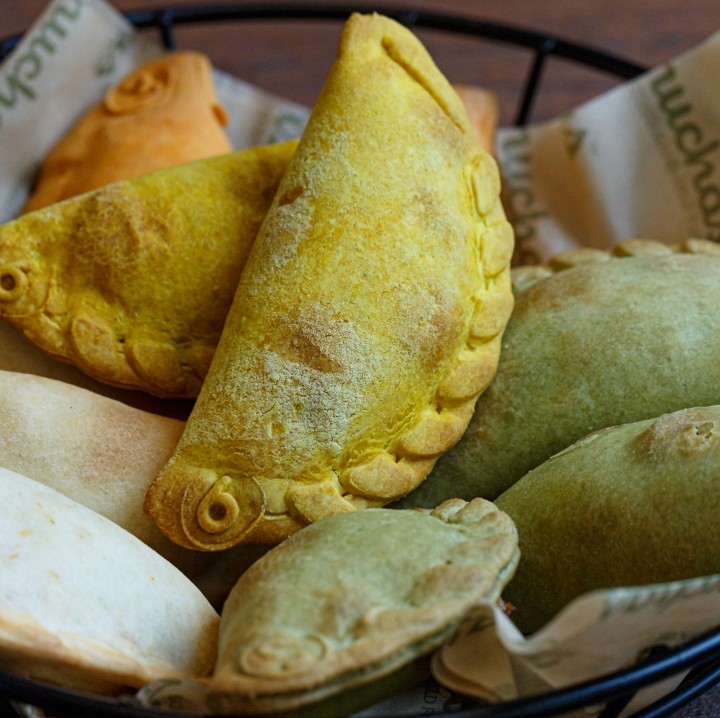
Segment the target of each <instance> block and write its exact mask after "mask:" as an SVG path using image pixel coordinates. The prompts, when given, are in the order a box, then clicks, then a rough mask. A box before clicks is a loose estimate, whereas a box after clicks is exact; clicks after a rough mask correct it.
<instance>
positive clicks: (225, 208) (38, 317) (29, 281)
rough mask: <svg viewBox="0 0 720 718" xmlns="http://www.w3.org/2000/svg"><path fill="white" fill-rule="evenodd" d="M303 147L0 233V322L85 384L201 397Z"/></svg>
mask: <svg viewBox="0 0 720 718" xmlns="http://www.w3.org/2000/svg"><path fill="white" fill-rule="evenodd" d="M294 148H295V143H294V142H290V143H283V144H278V145H270V146H267V147H257V148H253V149H249V150H243V151H241V152H236V153H231V154H227V155H223V156H221V157H214V158H210V159H206V160H198V161H197V162H192V163H189V164H184V165H178V166H175V167H170V168H167V169H163V170H158V171H157V172H152V173H150V174H146V175H142V176H141V177H135V178H133V179H128V180H123V181H120V182H116V183H113V184H110V185H107V186H106V187H102V188H100V189H97V190H94V191H93V192H89V193H86V194H83V195H80V196H78V197H73V198H71V199H68V200H65V201H64V202H59V203H57V204H54V205H51V206H49V207H45V208H44V209H41V210H38V211H36V212H31V213H29V214H26V215H23V216H22V217H20V218H18V219H16V220H14V221H12V222H9V223H7V224H5V225H3V226H2V227H0V316H1V317H5V318H6V319H8V320H9V321H10V322H11V323H13V324H14V325H15V326H16V327H18V328H19V329H20V330H21V331H22V332H23V333H24V334H25V335H26V336H27V337H28V338H29V339H30V340H31V341H32V342H33V343H35V344H36V345H37V346H38V347H39V348H40V349H42V350H43V351H45V352H46V353H48V354H50V355H51V356H53V357H56V358H57V359H61V360H64V361H67V362H70V363H72V364H74V365H75V366H77V367H79V368H80V369H82V370H83V371H84V372H85V373H86V374H89V375H90V376H92V377H94V378H95V379H98V380H100V381H103V382H106V383H108V384H114V385H117V386H125V387H133V388H141V389H144V390H146V391H147V392H149V393H151V394H156V395H158V396H195V395H196V394H197V392H198V390H199V387H200V384H201V383H202V380H203V378H204V376H205V373H206V371H207V368H208V366H209V364H210V359H211V357H212V354H213V352H214V350H215V346H216V344H217V341H218V337H219V336H220V332H221V330H222V326H223V322H224V321H225V315H226V314H227V311H228V308H229V307H230V304H231V302H232V297H233V292H234V291H235V287H236V285H237V281H238V277H239V275H240V271H241V269H242V267H243V265H244V263H245V260H246V259H247V255H248V252H249V250H250V246H251V245H252V242H253V241H254V239H255V235H256V233H257V230H258V228H259V226H260V223H261V221H262V219H263V217H264V215H265V213H266V211H267V209H268V207H269V206H270V202H271V201H272V198H273V196H274V194H275V190H276V189H277V186H278V183H279V181H280V178H281V176H282V174H283V173H284V171H285V169H286V167H287V163H288V160H289V158H290V156H291V155H292V152H293V150H294Z"/></svg>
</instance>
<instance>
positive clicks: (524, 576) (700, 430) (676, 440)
mask: <svg viewBox="0 0 720 718" xmlns="http://www.w3.org/2000/svg"><path fill="white" fill-rule="evenodd" d="M719 480H720V406H710V407H704V408H693V409H683V410H680V411H677V412H674V413H671V414H665V415H664V416H661V417H660V418H658V419H649V420H646V421H640V422H636V423H632V424H623V425H620V426H615V427H611V428H607V429H602V430H600V431H598V432H596V433H594V434H591V435H589V436H587V437H585V438H584V439H581V440H580V441H578V442H577V443H575V444H574V445H573V446H571V447H570V448H568V449H566V450H565V451H563V452H561V453H559V454H556V455H555V456H554V457H552V458H551V459H549V460H548V461H546V462H545V463H543V464H542V465H540V466H538V467H537V468H536V469H534V470H533V471H531V472H530V473H528V474H527V475H526V476H524V477H523V478H522V479H520V481H518V482H517V483H516V484H515V485H514V486H512V487H511V488H510V489H508V490H507V491H506V492H505V493H503V494H502V495H501V496H500V497H499V498H498V499H497V506H498V507H499V508H501V509H502V510H503V511H505V512H506V513H507V514H508V515H509V516H510V517H511V518H512V519H513V520H514V521H515V524H516V526H517V529H518V533H519V536H520V549H521V551H522V560H521V561H520V564H519V566H518V570H517V572H516V574H515V577H514V578H513V580H512V582H511V583H510V584H509V585H508V586H507V588H506V589H505V591H504V592H503V598H504V599H506V600H507V601H509V602H510V603H511V604H512V605H513V606H514V609H515V610H514V611H513V614H512V615H513V620H514V621H515V623H516V624H517V625H518V626H519V627H520V628H521V629H522V630H523V631H526V632H530V631H534V630H536V629H538V628H540V627H541V626H543V625H544V624H545V622H546V621H548V620H549V619H550V618H551V617H552V616H553V615H554V614H555V613H557V611H559V610H560V609H561V608H563V606H565V605H566V604H567V603H568V602H569V601H570V600H572V599H573V598H575V597H576V596H578V595H580V594H582V593H585V592H587V591H590V590H593V589H598V588H609V587H613V586H634V585H640V584H649V583H664V582H666V581H675V580H679V579H684V578H692V577H695V576H705V575H709V574H713V573H718V572H720V554H719V553H718V551H717V546H718V544H719V543H720V492H719V491H718V481H719Z"/></svg>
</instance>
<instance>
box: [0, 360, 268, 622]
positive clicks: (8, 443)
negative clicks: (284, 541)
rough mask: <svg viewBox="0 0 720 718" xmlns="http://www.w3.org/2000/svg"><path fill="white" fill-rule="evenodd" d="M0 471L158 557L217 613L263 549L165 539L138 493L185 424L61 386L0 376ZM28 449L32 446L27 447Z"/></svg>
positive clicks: (41, 379) (3, 373)
mask: <svg viewBox="0 0 720 718" xmlns="http://www.w3.org/2000/svg"><path fill="white" fill-rule="evenodd" d="M0 415H2V416H3V422H2V424H1V425H0V466H2V467H4V468H6V469H10V470H11V471H15V472H16V473H18V474H22V475H23V476H27V477H28V478H30V479H34V480H35V481H38V482H40V483H42V484H45V485H46V486H49V487H50V488H52V489H55V490H56V491H59V492H60V493H62V494H64V495H65V496H67V497H68V498H70V499H72V500H73V501H77V502H78V503H79V504H82V505H83V506H86V507H87V508H90V509H92V510H93V511H95V512H97V513H99V514H101V515H102V516H105V517H106V518H108V519H110V520H111V521H113V522H114V523H116V524H118V526H121V527H122V528H123V529H125V530H126V531H129V532H130V533H131V534H133V535H134V536H136V537H137V538H139V539H140V540H141V541H142V542H143V543H145V544H147V545H148V546H150V547H151V548H152V549H153V550H155V551H157V553H159V554H160V555H161V556H163V557H164V558H166V559H167V560H168V561H170V563H172V564H173V565H174V566H175V567H177V568H178V569H180V570H181V571H182V572H183V573H184V574H185V575H186V576H188V577H189V578H190V579H191V580H192V581H193V583H194V584H195V585H196V586H198V588H200V590H201V591H202V593H203V595H204V596H205V597H206V598H207V599H208V600H209V601H210V603H211V604H212V605H213V606H214V607H216V608H218V609H219V608H220V607H221V606H222V603H223V601H224V600H225V599H226V598H227V594H228V593H229V592H230V589H231V588H232V587H233V585H234V584H235V582H236V581H237V579H238V576H240V574H241V573H242V572H243V571H244V570H245V569H246V568H247V567H248V566H249V565H250V564H252V563H253V562H254V561H255V560H256V559H257V558H258V557H259V556H260V555H262V551H260V550H259V548H260V547H255V546H238V547H237V548H236V549H233V550H232V551H223V552H222V553H218V554H209V553H207V552H201V551H190V550H188V549H186V548H183V547H181V546H178V545H177V544H176V543H173V542H172V541H170V540H169V539H168V538H167V537H165V536H164V535H163V534H162V533H161V532H160V531H159V530H158V528H157V526H156V525H155V522H154V521H152V520H151V519H150V518H148V517H147V516H145V514H144V513H143V510H142V505H143V500H144V498H145V492H146V491H147V487H148V486H149V485H150V483H151V481H152V480H153V479H154V478H155V475H156V474H157V472H158V471H159V470H160V468H161V467H162V465H163V464H164V463H165V461H167V459H168V457H169V456H170V454H171V453H172V450H173V449H174V448H175V445H176V444H177V441H178V439H179V438H180V434H181V433H182V430H183V428H184V426H185V422H183V421H178V420H175V419H168V418H165V417H163V416H157V415H154V414H151V413H148V412H146V411H140V410H138V409H135V408H131V407H129V406H126V405H125V404H122V403H120V402H118V401H114V400H112V399H109V398H107V397H105V396H102V395H99V394H96V393H94V392H92V391H87V390H85V389H82V388H79V387H76V386H73V385H70V384H66V383H64V382H61V381H56V380H53V379H48V378H44V377H39V376H33V375H29V374H19V373H16V372H8V371H2V370H0ZM28 447H31V448H30V449H28Z"/></svg>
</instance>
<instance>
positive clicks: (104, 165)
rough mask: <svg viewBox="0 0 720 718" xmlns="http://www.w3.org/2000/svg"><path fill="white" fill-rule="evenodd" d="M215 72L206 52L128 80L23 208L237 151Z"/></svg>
mask: <svg viewBox="0 0 720 718" xmlns="http://www.w3.org/2000/svg"><path fill="white" fill-rule="evenodd" d="M211 69H212V68H211V65H210V61H209V60H208V58H207V57H205V55H203V54H201V53H199V52H192V51H187V50H184V51H180V52H175V53H171V54H168V55H165V56H164V57H161V58H159V59H157V60H153V61H151V62H148V63H146V64H145V65H143V66H142V67H140V68H138V69H137V70H135V71H134V72H132V73H131V74H130V75H128V76H127V77H126V78H125V79H124V80H123V81H122V82H120V83H119V84H118V85H117V86H116V87H114V88H112V89H111V90H110V91H109V92H108V93H107V94H106V95H105V97H104V98H103V100H102V102H100V103H99V104H98V105H97V106H95V107H94V108H92V109H91V110H90V111H89V112H88V113H87V114H86V115H84V116H83V117H82V118H81V119H80V120H79V121H78V123H77V124H76V125H75V126H74V127H73V128H72V129H71V130H70V131H69V132H68V133H67V134H66V135H65V136H64V137H63V138H62V139H61V140H60V142H58V144H57V145H56V146H55V147H54V148H53V150H52V151H51V152H50V154H49V155H48V156H47V158H46V159H45V162H44V163H43V165H42V168H41V170H40V175H39V177H38V180H37V183H36V186H35V189H34V191H33V194H32V195H31V196H30V199H29V200H28V201H27V204H26V205H25V207H24V210H23V211H24V212H30V211H33V210H36V209H40V208H41V207H45V206H47V205H49V204H53V203H54V202H59V201H60V200H63V199H67V198H68V197H74V196H75V195H78V194H82V193H83V192H89V191H90V190H93V189H97V188H98V187H103V186H104V185H106V184H110V183H111V182H117V181H118V180H122V179H129V178H130V177H136V176H137V175H141V174H145V173H147V172H153V171H155V170H158V169H162V168H163V167H171V166H172V165H177V164H183V163H185V162H192V161H194V160H199V159H204V158H205V157H213V156H215V155H221V154H225V153H226V152H230V151H231V150H232V147H231V146H230V142H229V140H228V138H227V136H226V135H225V131H224V130H223V127H224V126H225V125H226V124H227V116H226V114H225V110H224V109H223V108H222V107H221V106H220V105H219V103H218V101H217V98H216V97H215V90H214V88H213V81H212V74H211Z"/></svg>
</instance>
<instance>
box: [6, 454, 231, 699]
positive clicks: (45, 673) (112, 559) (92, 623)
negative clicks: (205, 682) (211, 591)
mask: <svg viewBox="0 0 720 718" xmlns="http://www.w3.org/2000/svg"><path fill="white" fill-rule="evenodd" d="M0 493H1V494H2V497H3V507H4V508H3V520H2V521H1V522H0V547H1V549H2V550H0V667H2V669H3V670H7V671H10V672H12V673H16V674H20V675H23V676H27V677H29V678H33V679H38V680H43V681H50V682H53V683H59V684H61V685H63V686H67V687H72V688H80V689H83V690H89V691H93V692H98V693H108V694H111V693H119V692H121V691H122V690H125V689H127V688H128V687H133V688H137V687H140V686H142V685H145V684H146V683H148V682H150V681H153V680H157V679H161V678H179V677H190V678H196V677H202V676H205V675H207V674H208V673H210V671H211V670H212V667H213V661H214V657H215V650H216V646H217V631H218V624H219V616H218V614H217V612H216V611H214V610H213V609H212V607H211V606H210V605H209V603H208V602H207V601H206V600H205V599H204V598H203V596H202V594H201V593H200V591H198V589H197V588H195V586H193V585H192V583H190V581H189V580H188V579H187V578H185V576H183V575H182V574H181V573H180V572H179V571H178V570H177V569H176V568H174V567H173V566H172V565H171V564H169V563H168V562H167V561H165V559H163V558H161V557H160V556H159V555H158V554H156V553H155V552H154V551H152V550H151V549H150V548H148V547H147V546H146V545H145V544H143V543H142V542H141V541H139V540H138V539H136V538H135V537H134V536H132V535H131V534H129V533H127V532H126V531H124V530H123V529H121V528H119V527H118V526H116V525H115V524H114V523H112V522H111V521H109V520H108V519H106V518H104V517H102V516H100V515H99V514H96V513H95V512H93V511H91V510H90V509H87V508H85V507H84V506H81V505H80V504H78V503H76V502H74V501H72V500H71V499H68V498H67V497H65V496H63V495H62V494H59V493H58V492H56V491H54V490H53V489H51V488H49V487H47V486H44V485H42V484H40V483H38V482H36V481H32V480H31V479H28V478H26V477H24V476H21V475H20V474H16V473H15V472H12V471H9V470H7V469H3V468H0ZM129 609H131V610H129Z"/></svg>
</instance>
